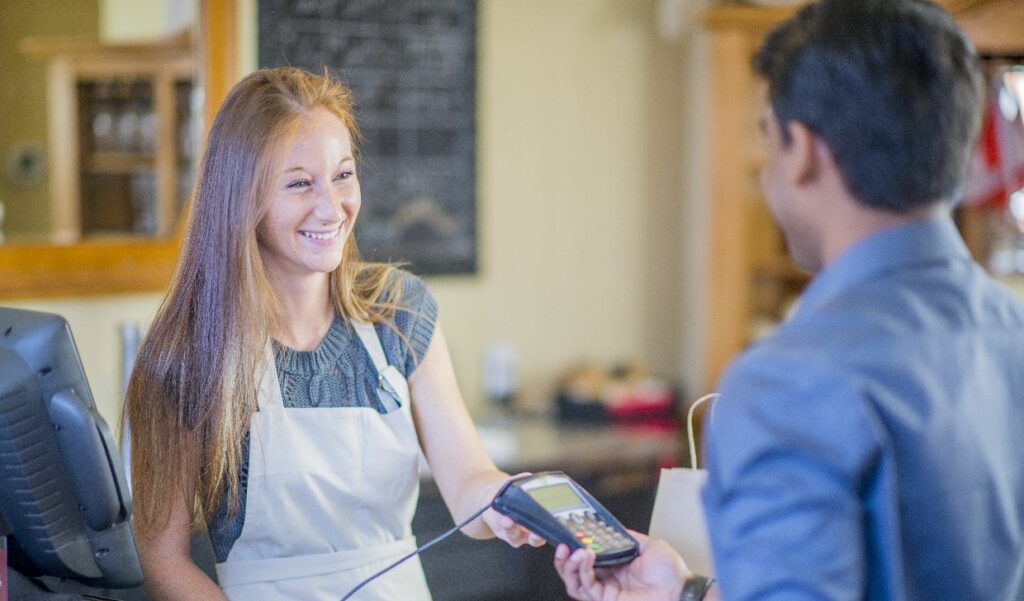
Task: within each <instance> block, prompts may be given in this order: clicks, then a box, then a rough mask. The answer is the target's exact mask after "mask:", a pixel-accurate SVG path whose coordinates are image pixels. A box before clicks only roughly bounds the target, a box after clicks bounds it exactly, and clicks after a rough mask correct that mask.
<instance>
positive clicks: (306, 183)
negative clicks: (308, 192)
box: [288, 179, 312, 188]
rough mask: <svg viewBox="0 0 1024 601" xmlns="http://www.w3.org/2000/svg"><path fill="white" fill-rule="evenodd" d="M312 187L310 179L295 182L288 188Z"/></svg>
mask: <svg viewBox="0 0 1024 601" xmlns="http://www.w3.org/2000/svg"><path fill="white" fill-rule="evenodd" d="M311 185H312V184H311V183H310V181H309V180H308V179H299V180H295V181H294V182H292V183H290V184H288V187H289V188H308V187H309V186H311Z"/></svg>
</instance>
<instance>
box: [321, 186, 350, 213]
mask: <svg viewBox="0 0 1024 601" xmlns="http://www.w3.org/2000/svg"><path fill="white" fill-rule="evenodd" d="M316 215H317V217H319V218H321V219H323V220H324V221H340V220H342V219H343V218H344V217H345V194H344V192H343V191H341V190H338V189H337V188H336V187H335V186H328V187H327V188H326V189H325V190H324V191H323V193H321V194H320V202H318V203H317V212H316Z"/></svg>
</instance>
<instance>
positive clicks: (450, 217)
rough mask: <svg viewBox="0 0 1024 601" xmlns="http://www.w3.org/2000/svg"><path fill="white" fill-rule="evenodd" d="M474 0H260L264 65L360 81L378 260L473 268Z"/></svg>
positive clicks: (364, 236) (371, 249) (368, 223)
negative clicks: (298, 69)
mask: <svg viewBox="0 0 1024 601" xmlns="http://www.w3.org/2000/svg"><path fill="white" fill-rule="evenodd" d="M475 38H476V1H475V0H260V1H259V64H260V66H264V67H276V66H283V65H292V66H295V67H302V68H305V69H308V70H310V71H314V72H320V71H322V70H323V67H324V66H326V67H327V68H328V69H330V71H331V72H332V74H334V76H336V77H338V78H339V79H341V80H342V81H343V82H345V84H346V85H347V86H348V87H349V88H351V90H352V93H353V94H354V95H355V99H356V117H357V119H358V121H359V125H360V128H361V129H362V130H363V134H364V135H365V138H366V139H365V141H364V143H363V146H362V147H361V150H360V152H361V154H360V164H359V181H360V183H361V185H362V194H363V205H362V209H361V210H360V214H359V221H358V223H357V225H356V238H357V239H358V241H359V248H360V250H361V251H362V253H363V256H364V257H366V258H367V259H371V260H390V261H408V262H409V263H410V264H411V268H412V270H413V271H416V272H417V273H422V274H440V273H471V272H474V271H476V210H475V174H474V162H475V159H474V153H475V150H474V147H475V126H474V118H475V112H476V111H475V106H476V99H475V91H474V86H475V68H476V65H475V63H476V40H475Z"/></svg>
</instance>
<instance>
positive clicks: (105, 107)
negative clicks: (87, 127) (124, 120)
mask: <svg viewBox="0 0 1024 601" xmlns="http://www.w3.org/2000/svg"><path fill="white" fill-rule="evenodd" d="M92 96H93V100H92V124H91V125H92V139H93V145H94V147H95V149H96V150H99V151H110V150H114V147H115V141H114V105H113V99H112V97H111V89H110V84H109V83H108V82H105V81H101V82H99V83H97V84H96V85H95V86H94V87H93V89H92Z"/></svg>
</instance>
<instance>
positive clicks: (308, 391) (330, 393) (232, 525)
mask: <svg viewBox="0 0 1024 601" xmlns="http://www.w3.org/2000/svg"><path fill="white" fill-rule="evenodd" d="M399 277H401V278H402V291H401V297H400V299H399V304H400V305H401V306H403V307H405V308H406V310H399V311H396V312H395V315H394V317H393V318H392V325H394V326H395V327H396V328H398V330H399V331H400V332H402V334H403V335H404V336H405V337H406V338H407V339H408V344H406V342H405V341H403V340H402V338H401V337H400V336H399V335H398V334H397V333H396V332H395V331H394V330H393V329H391V328H390V327H388V326H387V325H384V324H377V325H376V326H375V329H376V331H377V336H379V337H380V342H381V345H382V346H383V347H384V355H385V356H386V357H387V359H388V363H389V364H390V365H394V366H395V367H397V368H398V370H399V371H401V372H402V374H403V375H404V376H405V377H406V378H408V377H409V376H410V375H412V372H413V370H415V369H416V365H417V364H418V363H419V361H420V360H421V359H422V358H423V355H424V354H426V352H427V347H428V346H430V340H431V338H432V337H433V335H434V324H435V323H436V321H437V301H435V300H434V297H433V296H432V295H431V294H430V291H429V290H427V287H426V285H425V284H424V283H423V281H422V280H421V279H419V278H418V277H416V276H414V275H412V274H410V273H408V272H404V271H403V272H400V276H399ZM272 344H273V348H274V357H275V362H276V366H277V376H278V379H279V380H280V383H281V396H282V398H283V400H284V406H285V408H286V409H294V410H296V411H301V410H302V409H303V408H308V407H338V408H344V407H373V408H375V409H377V411H380V412H381V413H384V412H386V410H385V408H384V407H383V406H382V405H381V403H380V400H379V399H378V397H377V392H376V391H377V386H378V385H377V372H376V368H375V367H374V366H373V361H372V360H371V359H370V355H369V354H368V353H367V352H366V349H365V348H364V347H363V344H362V342H361V341H360V340H359V336H358V335H357V334H356V332H355V330H354V329H352V327H351V326H350V325H349V324H348V323H347V322H346V320H345V319H344V318H343V317H341V316H340V315H336V316H335V318H334V322H333V323H332V324H331V327H330V328H329V329H328V330H327V334H326V335H325V336H324V339H323V340H322V341H321V342H320V344H319V346H317V348H315V349H313V350H312V351H308V352H302V351H296V350H293V349H291V348H288V347H286V346H284V345H282V344H280V343H278V342H277V341H276V340H275V341H273V342H272ZM248 472H249V437H248V435H247V436H246V437H245V440H244V441H243V443H242V469H241V474H240V478H239V483H238V484H239V486H238V492H239V499H238V508H237V511H234V512H233V511H231V507H230V506H229V503H228V495H227V490H226V489H225V492H224V495H223V496H222V497H221V502H220V506H219V507H218V510H217V512H216V514H215V515H214V518H213V519H212V520H211V521H210V523H209V524H207V529H208V530H209V533H210V541H211V542H212V543H213V551H214V554H215V555H216V556H217V561H218V562H223V561H225V560H226V559H227V557H228V553H230V551H231V547H232V545H234V544H235V541H236V540H238V537H239V536H240V535H241V534H242V526H243V525H244V521H245V498H246V490H247V482H248Z"/></svg>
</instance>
